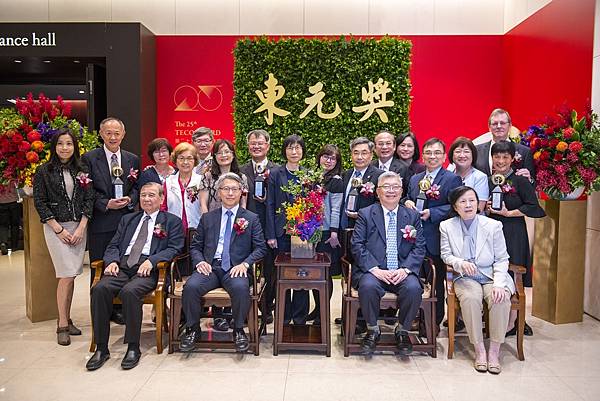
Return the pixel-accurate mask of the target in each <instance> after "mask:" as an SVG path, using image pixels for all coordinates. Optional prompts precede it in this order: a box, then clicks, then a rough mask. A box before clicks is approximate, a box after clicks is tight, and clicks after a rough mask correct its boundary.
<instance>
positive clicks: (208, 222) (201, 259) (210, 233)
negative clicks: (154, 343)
mask: <svg viewBox="0 0 600 401" xmlns="http://www.w3.org/2000/svg"><path fill="white" fill-rule="evenodd" d="M242 185H243V182H242V179H241V178H240V177H239V176H238V175H237V174H234V173H226V174H223V175H222V176H221V177H219V179H218V181H217V184H216V187H217V188H218V191H219V196H220V197H221V202H222V203H221V204H222V206H221V207H220V208H218V209H214V210H211V211H210V212H208V213H204V214H203V215H202V217H201V218H200V223H199V224H198V229H197V234H196V236H195V237H194V240H193V241H192V244H191V246H190V256H191V258H192V264H193V265H194V266H195V267H196V269H195V271H194V273H193V274H192V276H191V277H190V278H189V279H188V281H187V282H186V284H185V286H184V287H183V296H182V305H183V311H184V313H185V317H186V323H185V330H184V332H183V334H182V336H181V344H180V346H179V348H180V349H181V351H183V352H189V351H192V350H193V349H194V345H195V342H196V340H197V339H199V338H200V334H201V331H200V313H201V311H202V304H201V298H202V297H203V296H204V295H205V294H206V293H208V292H209V291H211V290H214V289H215V288H219V287H223V288H224V289H225V291H227V293H228V294H229V296H230V297H231V306H232V311H233V320H234V329H233V338H234V343H235V349H236V351H237V352H245V351H247V350H248V348H249V341H248V336H247V335H246V333H245V332H244V323H245V321H246V317H247V316H248V311H249V309H250V285H249V280H248V274H251V271H249V268H250V265H251V264H253V263H255V262H257V261H258V260H259V259H261V258H262V257H263V256H264V255H265V253H266V245H265V238H264V235H263V231H262V228H261V225H260V221H259V219H258V216H257V215H256V214H254V213H252V212H250V211H248V210H246V209H244V208H242V207H240V198H241V196H242ZM217 227H218V229H217Z"/></svg>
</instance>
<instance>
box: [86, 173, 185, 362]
mask: <svg viewBox="0 0 600 401" xmlns="http://www.w3.org/2000/svg"><path fill="white" fill-rule="evenodd" d="M162 201H163V189H162V186H161V185H160V184H158V183H155V182H149V183H147V184H145V185H144V186H143V187H142V189H141V191H140V205H141V207H142V211H139V212H136V213H130V214H126V215H125V216H123V217H122V218H121V221H120V222H119V226H118V228H117V232H116V234H115V236H114V237H113V239H112V241H111V242H110V244H109V245H108V248H106V251H105V252H104V258H103V259H104V265H105V266H106V268H105V269H104V277H102V279H101V280H100V282H98V284H96V285H95V286H94V287H92V289H91V303H92V321H93V324H94V338H95V340H96V352H95V353H94V355H92V357H91V358H90V359H89V360H88V362H87V364H86V368H87V369H88V370H96V369H98V368H100V367H102V365H104V362H106V361H107V360H108V359H109V358H110V353H109V351H108V338H109V335H110V321H109V320H110V315H111V312H112V308H113V298H114V297H115V296H117V295H118V296H119V298H120V299H121V302H122V303H123V312H124V317H125V338H124V340H123V341H124V342H125V343H127V344H128V348H127V352H126V353H125V357H124V358H123V361H122V362H121V367H122V368H123V369H132V368H134V367H136V366H137V364H138V363H139V361H140V356H141V352H140V331H141V327H142V306H143V301H144V296H145V295H146V294H148V293H150V292H152V291H153V290H154V289H155V288H156V283H157V281H158V271H157V269H155V267H156V265H157V264H158V263H159V262H167V261H170V260H171V259H173V257H175V255H177V254H178V253H180V252H181V250H182V249H183V246H184V237H183V227H182V224H181V219H180V218H179V217H177V216H175V215H173V214H171V213H168V212H161V211H160V210H159V209H160V205H161V203H162ZM158 330H160V329H158Z"/></svg>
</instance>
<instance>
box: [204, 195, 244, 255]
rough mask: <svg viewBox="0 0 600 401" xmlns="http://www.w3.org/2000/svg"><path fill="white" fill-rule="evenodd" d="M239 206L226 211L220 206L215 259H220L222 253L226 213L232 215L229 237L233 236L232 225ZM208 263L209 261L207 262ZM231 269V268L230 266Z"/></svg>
mask: <svg viewBox="0 0 600 401" xmlns="http://www.w3.org/2000/svg"><path fill="white" fill-rule="evenodd" d="M239 208H240V205H239V204H237V205H235V206H234V207H232V208H231V209H227V208H226V207H225V206H221V229H220V231H219V242H218V244H217V251H216V252H215V259H221V254H222V253H223V241H224V239H225V224H226V223H227V214H226V213H227V211H228V210H231V212H232V213H233V215H232V216H231V235H233V225H234V224H235V215H236V214H237V211H238V209H239ZM207 262H208V263H210V261H207ZM232 267H233V266H232Z"/></svg>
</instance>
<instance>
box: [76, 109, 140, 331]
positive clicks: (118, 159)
mask: <svg viewBox="0 0 600 401" xmlns="http://www.w3.org/2000/svg"><path fill="white" fill-rule="evenodd" d="M100 136H101V137H102V141H103V142H104V145H103V146H102V147H101V148H97V149H94V150H91V151H89V152H87V153H86V154H84V155H83V156H82V158H81V160H82V162H83V163H84V164H85V165H87V167H88V169H89V178H91V180H92V185H93V186H94V190H95V191H96V200H95V202H94V212H93V215H92V219H91V220H90V223H89V226H88V227H89V228H88V244H89V245H88V250H89V253H90V261H95V260H100V259H102V257H103V256H104V251H105V250H106V247H107V246H108V244H109V243H110V241H111V239H112V238H113V236H114V235H115V232H116V230H117V226H118V224H119V221H120V220H121V218H122V217H123V216H124V215H125V214H127V213H131V212H133V211H134V209H135V207H136V205H137V203H138V189H137V186H136V185H135V182H136V179H135V178H136V177H137V175H138V174H139V171H140V159H139V157H138V156H136V155H134V154H133V153H130V152H128V151H126V150H123V149H121V142H122V141H123V138H124V137H125V124H123V121H121V120H119V119H118V118H116V117H108V118H105V119H104V120H102V122H100ZM117 179H119V180H120V181H121V182H122V183H123V187H122V188H123V190H122V192H123V193H122V194H115V190H116V187H115V181H116V180H117ZM94 275H95V272H94V269H92V268H90V285H91V284H92V283H93V281H94ZM111 320H112V321H113V322H115V323H118V324H123V323H124V319H123V314H122V313H121V308H120V306H119V307H117V308H114V309H113V315H112V316H111Z"/></svg>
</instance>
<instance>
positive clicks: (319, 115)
mask: <svg viewBox="0 0 600 401" xmlns="http://www.w3.org/2000/svg"><path fill="white" fill-rule="evenodd" d="M411 48H412V44H411V42H410V41H407V40H401V39H397V38H391V37H383V38H381V39H356V38H345V37H340V38H316V39H304V38H294V39H273V38H266V37H262V38H257V39H242V40H239V41H237V44H236V47H235V49H234V52H233V54H234V58H235V60H234V61H235V66H234V98H233V118H234V124H235V138H236V143H237V144H238V146H237V150H238V153H239V157H240V159H241V160H247V158H248V149H247V146H246V138H245V136H246V134H247V133H248V132H249V131H251V130H253V129H257V128H264V129H266V130H267V131H268V132H269V134H270V135H271V146H272V148H273V149H280V148H281V144H282V142H283V139H284V138H285V137H286V136H288V135H291V134H298V135H301V136H302V138H303V139H304V141H305V143H306V147H307V155H314V154H316V153H317V152H318V151H319V149H320V148H321V147H322V146H323V145H324V144H327V143H333V144H336V145H338V147H339V148H340V151H341V152H342V155H343V157H344V161H345V162H348V161H349V160H350V158H349V153H350V151H349V149H348V143H349V142H350V141H351V140H352V139H353V138H356V137H357V136H366V137H369V138H373V135H374V133H375V132H377V131H379V130H382V129H384V128H385V129H389V130H391V131H393V132H397V133H401V132H405V131H407V130H408V129H409V118H408V113H409V106H410V94H409V93H410V89H411V84H410V80H409V69H410V64H411ZM271 156H272V157H273V158H274V159H276V160H277V161H280V162H281V161H282V160H281V157H282V155H280V154H279V152H272V154H271Z"/></svg>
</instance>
